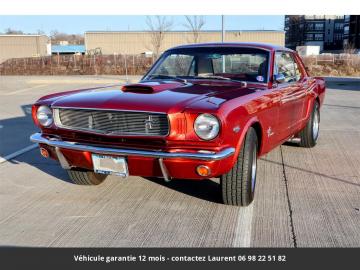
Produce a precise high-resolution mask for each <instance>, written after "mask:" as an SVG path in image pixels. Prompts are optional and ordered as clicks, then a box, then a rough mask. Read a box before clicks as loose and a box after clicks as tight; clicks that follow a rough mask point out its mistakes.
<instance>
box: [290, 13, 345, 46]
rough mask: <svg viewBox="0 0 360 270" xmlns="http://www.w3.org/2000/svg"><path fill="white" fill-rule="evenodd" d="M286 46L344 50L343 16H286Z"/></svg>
mask: <svg viewBox="0 0 360 270" xmlns="http://www.w3.org/2000/svg"><path fill="white" fill-rule="evenodd" d="M285 31H286V37H285V46H286V47H288V48H291V49H296V47H297V46H320V50H321V51H323V50H328V51H329V50H333V51H334V50H342V49H343V39H344V16H343V15H302V16H299V15H286V16H285Z"/></svg>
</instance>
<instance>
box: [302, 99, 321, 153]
mask: <svg viewBox="0 0 360 270" xmlns="http://www.w3.org/2000/svg"><path fill="white" fill-rule="evenodd" d="M319 124H320V106H319V103H318V102H317V101H315V103H314V107H313V110H312V112H311V115H310V118H309V120H308V122H307V124H306V126H305V127H304V128H303V130H301V131H300V133H299V137H300V146H302V147H307V148H310V147H314V146H315V145H316V143H317V140H318V138H319V128H320V126H319Z"/></svg>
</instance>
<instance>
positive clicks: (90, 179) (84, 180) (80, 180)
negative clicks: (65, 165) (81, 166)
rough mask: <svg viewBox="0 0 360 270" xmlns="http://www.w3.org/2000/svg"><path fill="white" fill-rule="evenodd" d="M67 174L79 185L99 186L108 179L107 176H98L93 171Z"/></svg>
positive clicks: (73, 170) (75, 171) (72, 170)
mask: <svg viewBox="0 0 360 270" xmlns="http://www.w3.org/2000/svg"><path fill="white" fill-rule="evenodd" d="M67 173H68V175H69V178H70V180H71V181H72V182H73V183H74V184H77V185H99V184H101V183H102V182H103V181H104V180H105V178H106V177H107V175H105V174H98V173H94V172H92V171H83V170H76V169H71V170H67Z"/></svg>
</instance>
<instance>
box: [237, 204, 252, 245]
mask: <svg viewBox="0 0 360 270" xmlns="http://www.w3.org/2000/svg"><path fill="white" fill-rule="evenodd" d="M253 212H254V204H253V203H252V204H251V205H250V206H247V207H241V208H240V213H239V216H238V219H237V224H236V227H235V238H234V241H233V247H250V244H251V227H252V218H253Z"/></svg>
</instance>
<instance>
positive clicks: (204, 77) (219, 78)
mask: <svg viewBox="0 0 360 270" xmlns="http://www.w3.org/2000/svg"><path fill="white" fill-rule="evenodd" d="M196 78H198V79H214V80H226V81H232V79H230V78H227V77H223V76H196Z"/></svg>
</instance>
